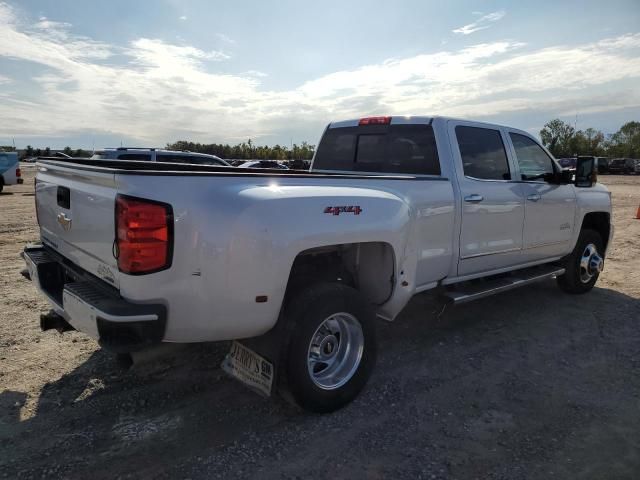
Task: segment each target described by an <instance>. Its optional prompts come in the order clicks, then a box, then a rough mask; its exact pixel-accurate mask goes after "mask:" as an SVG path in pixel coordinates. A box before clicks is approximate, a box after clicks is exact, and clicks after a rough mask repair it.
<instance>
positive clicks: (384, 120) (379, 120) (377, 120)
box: [358, 117, 391, 125]
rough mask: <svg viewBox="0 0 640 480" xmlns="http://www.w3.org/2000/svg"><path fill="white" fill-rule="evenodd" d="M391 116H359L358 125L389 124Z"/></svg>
mask: <svg viewBox="0 0 640 480" xmlns="http://www.w3.org/2000/svg"><path fill="white" fill-rule="evenodd" d="M390 123H391V117H365V118H361V119H360V121H359V122H358V125H389V124H390Z"/></svg>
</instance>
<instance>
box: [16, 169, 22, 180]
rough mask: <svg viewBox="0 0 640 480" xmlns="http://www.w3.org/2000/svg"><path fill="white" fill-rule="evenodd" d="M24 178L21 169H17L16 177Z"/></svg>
mask: <svg viewBox="0 0 640 480" xmlns="http://www.w3.org/2000/svg"><path fill="white" fill-rule="evenodd" d="M21 176H22V172H21V171H20V169H19V168H16V177H18V178H20V177H21Z"/></svg>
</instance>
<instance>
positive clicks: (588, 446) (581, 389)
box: [0, 166, 640, 479]
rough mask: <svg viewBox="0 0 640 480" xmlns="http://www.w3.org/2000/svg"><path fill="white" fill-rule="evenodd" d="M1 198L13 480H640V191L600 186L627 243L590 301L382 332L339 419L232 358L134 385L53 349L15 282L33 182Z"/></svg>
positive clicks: (620, 182)
mask: <svg viewBox="0 0 640 480" xmlns="http://www.w3.org/2000/svg"><path fill="white" fill-rule="evenodd" d="M25 172H26V183H25V185H22V186H13V187H7V188H6V189H5V192H4V193H2V194H0V212H1V213H0V478H12V479H13V478H87V477H91V478H96V479H99V478H160V479H162V478H190V479H205V478H260V479H264V478H266V479H270V478H306V477H314V478H345V479H351V478H426V479H433V478H496V479H520V478H522V479H524V478H527V479H529V478H540V479H548V478H559V479H565V478H580V479H583V478H584V479H587V478H588V479H603V478H607V479H617V478H628V479H634V478H640V376H639V375H638V371H639V368H640V329H639V328H638V322H639V321H640V301H639V299H640V276H639V275H640V274H639V273H638V272H639V271H640V268H639V267H640V260H639V258H640V242H639V241H638V238H639V233H640V220H633V217H634V216H635V212H636V209H637V208H638V205H640V177H625V176H603V177H601V180H602V181H603V183H605V184H607V185H608V186H609V188H610V189H611V191H612V192H613V199H614V222H615V227H616V238H615V241H614V245H613V248H612V250H611V251H610V255H609V257H608V259H607V265H606V268H605V272H604V273H603V275H602V277H601V279H600V281H599V282H598V284H597V286H596V288H595V289H594V290H593V291H592V292H591V293H589V294H588V295H585V296H578V297H576V296H569V295H566V294H563V293H562V292H561V291H560V290H559V289H558V288H557V287H556V286H555V282H553V281H549V282H544V283H541V284H538V285H535V286H533V287H531V288H527V289H523V290H519V291H518V290H516V291H512V292H508V293H505V294H502V295H499V296H495V297H492V298H488V299H484V300H481V301H478V302H475V303H471V304H468V305H464V306H460V307H456V308H455V309H452V310H449V311H447V312H445V314H444V315H443V316H442V317H441V318H439V319H438V318H437V317H436V316H435V315H434V314H433V312H434V311H435V310H436V305H435V303H434V302H433V301H432V299H431V298H430V297H429V296H428V295H419V296H417V297H416V298H415V299H414V300H413V301H412V302H411V303H410V304H409V306H408V307H407V308H406V309H405V311H404V312H403V313H402V314H401V316H400V317H399V318H398V319H397V321H396V322H394V323H392V324H387V323H380V324H379V337H380V353H379V362H378V366H377V368H376V370H375V372H374V375H373V377H372V378H371V381H370V382H369V384H368V386H367V388H366V389H365V391H364V392H363V393H362V395H360V397H359V398H358V399H357V400H356V401H355V402H354V403H353V404H351V405H349V406H348V407H346V408H344V409H343V410H341V411H339V412H336V413H334V414H331V415H325V416H319V415H310V414H306V413H303V412H301V411H299V410H298V409H296V408H294V407H291V406H289V405H288V404H286V403H284V402H283V401H280V400H278V399H273V400H266V399H263V398H262V397H259V396H258V395H256V394H255V393H253V392H251V391H249V390H248V389H246V388H245V387H243V386H242V385H240V384H238V383H237V382H236V381H234V380H232V379H229V378H228V377H227V376H226V375H225V374H223V373H222V371H221V370H220V367H219V365H220V362H221V360H222V358H223V356H224V353H225V352H226V350H227V348H228V344H227V343H219V344H211V345H195V346H188V347H176V348H174V349H171V350H169V351H167V352H165V354H164V355H163V356H160V357H157V358H156V359H154V360H149V359H148V360H147V361H145V362H141V363H140V364H136V365H135V366H134V367H133V368H131V369H125V368H124V367H123V366H121V365H119V364H118V362H116V360H115V359H114V358H113V357H112V356H111V355H110V354H108V353H105V352H104V351H102V350H100V349H99V348H98V346H97V345H96V343H95V342H94V341H93V340H91V339H89V338H87V337H85V336H84V335H82V334H79V333H76V332H72V333H67V334H64V335H58V334H57V333H55V332H45V333H43V332H40V331H39V328H38V319H39V314H40V313H41V312H45V311H47V310H48V307H47V305H46V303H45V302H44V301H43V300H42V298H41V297H40V296H39V295H37V294H36V292H35V290H34V288H33V287H32V286H31V284H30V283H29V282H28V281H27V280H25V279H23V278H22V277H21V276H20V275H19V273H18V272H19V271H20V269H21V268H22V264H21V260H20V259H19V258H18V254H19V252H20V250H21V249H22V246H23V245H24V244H25V243H26V242H28V241H33V240H36V238H37V234H36V222H35V214H34V209H33V188H32V181H33V180H32V179H33V170H32V168H30V167H29V166H27V167H25Z"/></svg>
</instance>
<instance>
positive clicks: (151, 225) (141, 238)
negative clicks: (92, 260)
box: [116, 195, 173, 275]
mask: <svg viewBox="0 0 640 480" xmlns="http://www.w3.org/2000/svg"><path fill="white" fill-rule="evenodd" d="M116 248H117V251H116V256H117V258H118V269H119V270H120V271H121V272H123V273H129V274H132V275H141V274H144V273H153V272H158V271H160V270H165V269H167V268H169V267H170V266H171V257H172V255H173V210H172V208H171V205H168V204H166V203H161V202H155V201H152V200H145V199H142V198H135V197H129V196H126V195H118V196H117V197H116Z"/></svg>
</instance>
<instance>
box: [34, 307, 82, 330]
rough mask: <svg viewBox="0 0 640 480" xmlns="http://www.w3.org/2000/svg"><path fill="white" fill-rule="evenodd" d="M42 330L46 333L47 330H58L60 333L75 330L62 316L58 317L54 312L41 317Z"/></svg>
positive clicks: (51, 311)
mask: <svg viewBox="0 0 640 480" xmlns="http://www.w3.org/2000/svg"><path fill="white" fill-rule="evenodd" d="M40 330H42V331H43V332H46V331H47V330H57V331H58V332H59V333H63V332H68V331H70V330H75V328H73V327H72V326H71V325H70V324H69V322H67V321H66V320H65V319H64V318H63V317H62V316H60V315H58V314H57V313H56V312H54V311H53V310H50V311H49V313H43V314H42V315H40Z"/></svg>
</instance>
